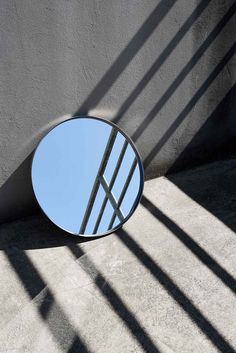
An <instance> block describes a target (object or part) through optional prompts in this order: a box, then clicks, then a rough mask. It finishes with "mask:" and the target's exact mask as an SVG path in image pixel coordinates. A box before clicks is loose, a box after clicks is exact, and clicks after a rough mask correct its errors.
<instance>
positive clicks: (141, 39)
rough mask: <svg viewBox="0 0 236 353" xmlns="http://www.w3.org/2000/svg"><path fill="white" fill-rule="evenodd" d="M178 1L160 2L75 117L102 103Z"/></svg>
mask: <svg viewBox="0 0 236 353" xmlns="http://www.w3.org/2000/svg"><path fill="white" fill-rule="evenodd" d="M176 1H177V0H161V1H160V2H159V4H158V5H157V6H156V8H155V9H154V10H153V11H152V13H151V14H150V16H149V17H148V18H147V19H146V21H145V22H144V23H143V25H142V26H141V27H140V29H139V30H138V31H137V32H136V34H135V35H134V36H133V38H132V39H131V40H130V42H129V43H128V45H127V46H126V47H125V48H124V49H123V51H122V52H121V53H120V54H119V56H118V57H117V59H116V60H115V61H114V63H113V64H112V65H111V67H110V68H109V69H108V71H107V72H106V73H105V74H104V76H103V77H102V79H101V80H100V81H99V82H98V84H97V85H96V86H95V88H94V89H93V91H92V92H91V93H90V94H89V96H88V97H87V98H86V99H85V101H84V102H83V103H82V104H81V106H80V108H79V109H78V110H77V111H76V112H75V113H74V116H76V115H79V114H87V112H88V110H90V109H92V108H93V107H95V106H96V105H97V104H98V103H99V102H100V100H101V99H102V98H103V97H104V96H105V94H106V93H107V92H108V90H109V89H110V88H111V86H112V85H113V84H114V82H115V81H116V80H117V79H118V77H119V76H120V75H121V73H122V72H123V71H124V70H125V68H126V67H127V66H128V64H129V63H130V62H131V60H132V59H133V58H134V57H135V55H136V54H137V53H138V51H139V50H140V49H141V48H142V46H143V45H144V43H145V42H146V41H147V39H148V38H149V37H150V36H151V34H152V33H153V32H154V30H155V29H156V28H157V27H158V25H159V24H160V23H161V21H162V20H163V18H164V17H165V16H166V15H167V13H168V12H169V11H170V9H171V8H172V6H173V5H174V4H175V2H176Z"/></svg>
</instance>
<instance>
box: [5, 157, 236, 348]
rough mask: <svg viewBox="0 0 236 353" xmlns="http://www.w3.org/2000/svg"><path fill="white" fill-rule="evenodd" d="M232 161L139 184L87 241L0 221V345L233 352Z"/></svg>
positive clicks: (38, 219) (32, 222)
mask: <svg viewBox="0 0 236 353" xmlns="http://www.w3.org/2000/svg"><path fill="white" fill-rule="evenodd" d="M235 177H236V161H234V160H231V161H225V162H217V163H214V164H211V165H208V166H203V167H201V168H197V169H193V170H190V171H186V172H182V173H179V174H176V175H174V176H171V177H169V178H165V177H161V178H158V179H154V180H151V181H148V182H146V183H145V190H144V197H143V199H142V202H141V204H140V206H139V207H138V209H137V210H136V212H135V214H134V215H133V217H132V218H131V219H130V220H129V221H128V222H127V224H126V225H125V226H124V227H123V229H121V230H119V231H118V232H117V233H115V234H111V235H109V236H106V237H103V238H99V239H94V240H90V241H84V240H83V239H82V240H81V239H80V238H78V237H73V236H69V235H66V234H65V233H64V232H63V231H61V230H59V229H58V228H56V227H55V226H53V225H52V224H51V223H50V222H49V221H47V219H46V218H45V217H44V216H42V215H39V216H35V217H31V218H27V219H24V220H20V221H17V222H14V223H9V224H4V225H1V227H0V250H1V254H0V268H1V274H0V280H1V282H0V283H1V287H0V303H1V316H0V352H1V353H2V352H5V353H7V352H9V353H10V352H11V353H15V352H17V353H36V352H37V353H39V352H40V353H41V352H49V353H59V352H68V353H72V352H76V353H80V352H89V353H90V352H96V353H106V352H109V353H113V352H114V353H118V352H119V353H136V352H163V353H171V352H179V353H185V352H199V353H203V352H209V353H211V352H218V351H220V352H234V351H235V350H236V298H235V292H236V281H235V278H234V277H235V275H236V256H235V254H236V236H235V229H234V228H235V226H236V221H235V213H236V197H235V196H236V192H235V189H236V188H235Z"/></svg>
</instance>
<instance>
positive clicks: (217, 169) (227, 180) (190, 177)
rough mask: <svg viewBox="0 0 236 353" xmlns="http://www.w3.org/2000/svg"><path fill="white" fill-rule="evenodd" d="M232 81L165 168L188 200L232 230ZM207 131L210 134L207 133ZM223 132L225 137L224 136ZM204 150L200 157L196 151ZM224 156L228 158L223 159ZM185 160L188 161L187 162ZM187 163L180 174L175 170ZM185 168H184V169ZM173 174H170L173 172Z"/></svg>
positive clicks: (235, 226) (235, 130)
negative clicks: (204, 119)
mask: <svg viewBox="0 0 236 353" xmlns="http://www.w3.org/2000/svg"><path fill="white" fill-rule="evenodd" d="M235 112H236V84H235V85H234V86H233V87H232V88H231V90H230V91H229V92H228V93H227V95H226V96H225V97H224V98H223V100H222V101H221V102H220V104H219V105H218V106H217V107H216V109H215V110H214V111H213V113H212V114H211V115H210V117H209V118H208V119H207V121H206V123H205V124H204V125H203V126H202V127H201V129H200V130H199V131H198V133H197V134H196V135H195V136H194V138H193V139H192V141H190V143H189V144H188V145H187V146H186V148H185V150H184V151H183V152H182V153H181V154H180V156H179V157H178V158H177V159H176V161H175V163H174V164H173V165H172V167H171V168H170V169H169V170H168V175H167V178H168V179H169V180H170V181H171V182H172V183H174V184H175V185H176V186H177V187H178V188H179V189H181V190H182V191H183V192H184V193H185V194H186V195H188V196H189V197H190V198H191V199H193V200H195V201H196V202H197V203H198V204H199V205H201V206H202V207H204V208H205V209H207V210H208V211H209V212H211V213H212V214H213V215H214V216H215V217H217V218H218V219H220V220H221V221H222V222H223V223H224V224H225V225H226V226H228V227H229V228H231V229H232V230H233V231H234V232H235V231H236V219H235V211H236V203H235V200H236V190H235V177H236V169H235V161H234V160H232V159H231V160H230V158H235V157H236V141H235V134H236V119H235ZM209 131H211V134H210V135H209ZM226 134H227V136H229V138H228V140H227V141H225V140H224V137H225V135H226ZM200 149H201V151H202V150H203V151H204V158H203V157H201V155H200V153H199V151H200ZM225 158H228V159H229V161H228V162H227V161H224V162H223V160H224V159H225ZM215 160H218V162H217V164H212V165H211V167H210V169H206V168H209V167H204V166H202V167H200V169H197V170H196V171H195V169H192V170H191V169H190V168H193V167H196V166H199V165H202V164H203V163H204V162H206V161H207V162H209V161H215ZM187 162H188V163H187ZM183 165H185V166H186V165H188V169H189V170H186V171H185V173H184V175H183V174H182V173H176V172H178V171H180V170H183V169H184V168H183ZM185 169H186V168H185ZM174 172H175V174H172V173H174Z"/></svg>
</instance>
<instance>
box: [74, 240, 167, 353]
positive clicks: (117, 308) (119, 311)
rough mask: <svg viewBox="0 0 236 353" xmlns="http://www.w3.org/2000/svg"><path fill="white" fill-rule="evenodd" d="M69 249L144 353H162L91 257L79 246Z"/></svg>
mask: <svg viewBox="0 0 236 353" xmlns="http://www.w3.org/2000/svg"><path fill="white" fill-rule="evenodd" d="M68 248H69V249H70V251H71V253H72V254H73V255H74V257H75V259H76V260H77V259H78V258H80V261H79V264H80V266H81V267H82V268H83V270H84V271H85V272H86V273H87V274H88V275H89V276H90V278H91V279H92V280H93V281H94V284H95V285H96V287H97V288H98V290H99V291H100V293H101V294H102V295H103V297H104V298H105V299H106V300H107V302H108V304H109V305H110V306H111V308H112V309H113V311H114V313H115V314H116V315H117V316H118V317H119V318H120V319H121V320H122V321H123V323H124V324H125V326H126V327H127V329H128V330H129V331H130V333H131V334H132V336H133V337H134V338H135V340H136V341H137V342H138V344H139V345H140V346H141V347H142V348H143V349H144V351H145V352H149V353H158V352H160V351H159V349H158V348H157V347H156V345H155V343H154V342H153V340H152V339H151V337H150V336H149V334H148V333H147V331H146V330H145V328H144V327H143V326H142V325H141V324H140V323H139V322H138V320H137V319H136V318H135V316H134V314H132V312H131V311H130V310H129V308H128V307H127V306H126V304H125V303H124V302H123V300H122V299H121V298H120V296H119V295H118V294H117V293H116V292H115V290H114V289H113V288H112V286H111V285H110V284H109V282H108V281H107V280H106V278H105V277H104V276H103V275H102V274H101V273H100V272H99V271H98V270H97V268H96V266H95V265H94V263H93V261H92V260H91V259H90V258H89V256H88V255H87V254H85V253H84V252H83V250H82V249H81V248H80V247H79V246H78V245H75V246H69V247H68Z"/></svg>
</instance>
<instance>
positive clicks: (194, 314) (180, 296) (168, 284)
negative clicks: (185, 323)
mask: <svg viewBox="0 0 236 353" xmlns="http://www.w3.org/2000/svg"><path fill="white" fill-rule="evenodd" d="M117 235H118V237H117V238H118V239H119V240H120V241H122V243H123V244H124V245H125V246H126V247H127V248H128V249H129V250H130V251H131V253H132V254H134V256H135V257H136V258H137V259H138V260H139V262H140V263H141V264H142V265H143V266H145V267H146V268H147V269H148V270H149V271H150V273H151V274H152V276H153V277H154V278H155V279H156V280H157V281H158V282H159V283H160V284H161V285H162V287H163V288H165V290H166V291H167V293H168V294H169V295H170V296H171V297H172V298H173V299H174V300H175V301H176V302H177V303H178V305H179V306H180V307H181V308H182V309H183V310H184V311H185V313H186V314H187V315H188V317H189V318H190V319H191V320H192V321H193V322H194V323H195V324H196V325H197V326H198V328H199V329H200V330H201V331H202V333H203V334H204V335H205V336H206V337H207V338H208V339H209V340H210V341H211V342H212V343H213V345H214V346H215V347H216V348H217V349H218V350H219V351H220V352H222V353H226V352H227V353H235V350H234V348H233V347H232V346H231V345H230V343H229V342H227V341H226V339H225V338H224V337H223V335H222V334H221V333H220V332H218V331H217V329H216V328H215V327H214V326H213V325H212V324H211V322H210V321H209V320H208V319H207V318H206V317H205V316H204V315H203V314H202V313H201V311H200V310H199V309H198V308H197V307H196V306H195V305H194V304H193V303H192V301H191V300H190V299H189V298H188V297H187V296H186V295H185V294H184V292H182V290H181V289H180V288H179V287H178V285H177V284H175V283H174V281H173V280H172V279H171V278H170V277H169V276H168V275H167V274H166V273H165V272H164V270H162V269H161V267H160V266H159V265H157V263H155V262H154V260H153V259H152V258H151V256H149V255H148V254H147V253H146V252H145V250H143V249H142V248H141V247H140V246H139V244H138V243H136V241H135V240H134V239H133V238H132V237H131V236H130V235H129V234H128V233H127V232H125V231H124V230H123V229H120V230H119V231H118V232H117Z"/></svg>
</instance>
